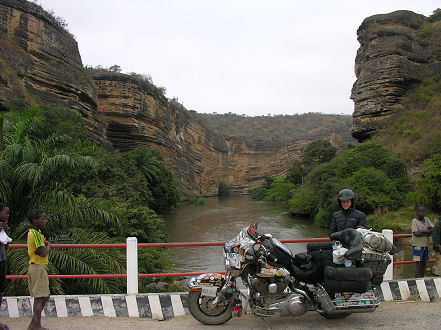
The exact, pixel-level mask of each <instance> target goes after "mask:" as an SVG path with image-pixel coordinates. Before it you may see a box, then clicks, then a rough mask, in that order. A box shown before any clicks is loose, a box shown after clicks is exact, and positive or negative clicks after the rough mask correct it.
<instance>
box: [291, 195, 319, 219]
mask: <svg viewBox="0 0 441 330" xmlns="http://www.w3.org/2000/svg"><path fill="white" fill-rule="evenodd" d="M316 205H317V201H316V198H315V195H314V193H313V192H312V191H311V190H309V189H301V188H297V189H295V190H294V191H293V197H292V198H291V199H290V200H289V201H288V206H289V207H290V212H291V213H292V214H295V215H303V216H313V215H314V214H315V213H316V212H317V206H316Z"/></svg>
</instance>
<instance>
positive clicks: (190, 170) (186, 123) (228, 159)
mask: <svg viewBox="0 0 441 330" xmlns="http://www.w3.org/2000/svg"><path fill="white" fill-rule="evenodd" d="M90 75H91V77H92V79H93V80H94V81H95V83H96V85H97V90H98V113H99V114H100V115H101V118H102V119H103V121H104V122H106V124H107V131H106V132H107V138H108V139H109V141H110V142H111V143H112V145H113V146H114V147H115V148H116V149H118V150H128V149H132V148H135V147H151V148H154V149H156V150H158V151H159V152H160V153H161V155H162V156H163V157H164V159H165V160H166V164H167V167H168V168H169V169H170V170H171V171H172V172H173V173H175V177H176V179H177V180H178V184H179V185H181V188H183V189H184V190H187V193H188V194H190V195H191V194H197V195H199V196H201V195H202V196H207V195H215V194H217V188H218V184H219V182H225V183H227V184H229V185H230V186H231V188H232V191H233V192H234V193H246V192H248V190H249V189H252V188H256V187H258V186H259V185H260V184H261V183H262V182H264V178H265V177H266V176H270V177H276V176H280V175H282V174H284V173H285V172H286V170H287V169H288V168H289V167H290V166H291V165H292V163H293V162H294V161H295V160H299V158H300V156H301V152H302V149H303V148H304V147H305V146H306V145H307V143H309V142H310V141H297V142H296V143H293V144H290V145H284V144H282V143H279V144H277V143H276V144H269V143H268V144H256V143H254V144H250V143H249V142H248V141H246V140H245V139H243V138H238V137H231V136H220V135H216V134H214V133H213V132H211V131H209V130H208V129H206V128H205V127H204V126H203V125H202V124H201V123H200V122H198V121H197V120H196V119H195V118H194V117H193V116H191V115H190V113H188V112H187V111H186V110H185V109H184V108H183V106H182V105H180V104H179V103H177V102H174V101H170V100H168V99H167V98H165V97H164V96H163V95H162V93H161V92H160V91H159V90H158V89H157V88H156V87H155V86H153V85H151V84H150V83H148V82H147V81H139V79H136V78H135V77H132V76H129V75H125V74H121V73H110V72H100V71H91V72H90Z"/></svg>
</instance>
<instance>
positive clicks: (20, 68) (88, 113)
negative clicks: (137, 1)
mask: <svg viewBox="0 0 441 330" xmlns="http://www.w3.org/2000/svg"><path fill="white" fill-rule="evenodd" d="M0 52H1V54H2V57H1V58H0V67H1V69H2V70H1V72H0V103H4V102H8V101H12V100H14V99H17V98H19V99H26V100H27V101H28V102H29V103H34V102H37V101H39V100H42V101H45V102H51V103H63V104H64V105H66V106H68V107H70V108H73V109H75V110H77V111H78V112H79V113H81V115H82V116H83V117H84V119H85V121H86V124H87V126H88V129H89V131H90V133H91V136H92V137H93V138H94V139H95V140H96V141H97V142H105V136H104V133H105V131H104V125H103V124H102V123H101V122H100V121H99V120H98V118H97V117H96V110H97V95H96V87H95V85H94V83H93V82H92V81H91V80H90V79H89V78H88V76H87V75H86V74H85V71H84V69H83V64H82V62H81V57H80V53H79V51H78V45H77V42H76V41H75V39H74V38H73V36H72V35H71V34H69V33H68V32H67V31H65V30H64V29H63V28H62V27H61V26H60V24H59V23H58V22H57V21H56V20H55V19H54V18H53V17H52V16H51V15H49V14H48V13H47V12H45V11H44V10H43V9H42V8H41V7H40V6H37V5H35V4H34V3H31V2H27V1H23V0H2V1H1V2H0Z"/></svg>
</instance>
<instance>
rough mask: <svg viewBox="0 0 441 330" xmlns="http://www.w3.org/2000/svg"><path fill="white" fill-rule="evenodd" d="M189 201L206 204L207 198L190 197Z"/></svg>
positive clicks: (195, 203) (194, 203)
mask: <svg viewBox="0 0 441 330" xmlns="http://www.w3.org/2000/svg"><path fill="white" fill-rule="evenodd" d="M189 202H190V204H193V205H205V203H206V202H207V200H206V199H205V198H202V197H200V198H197V197H195V198H190V200H189Z"/></svg>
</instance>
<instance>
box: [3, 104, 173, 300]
mask: <svg viewBox="0 0 441 330" xmlns="http://www.w3.org/2000/svg"><path fill="white" fill-rule="evenodd" d="M8 108H9V112H8V113H4V114H2V115H1V117H0V119H1V120H0V123H1V124H2V125H1V129H0V132H1V134H0V141H3V142H2V148H1V150H0V200H2V201H4V202H6V203H7V204H8V205H9V206H10V209H11V214H10V218H9V226H10V231H11V236H12V237H14V243H25V241H26V234H27V229H28V228H29V226H30V224H29V222H28V221H27V219H26V215H27V213H28V211H29V210H30V209H32V208H41V209H43V210H44V211H45V212H46V214H47V216H48V225H47V228H46V231H45V236H46V238H47V239H48V240H49V241H50V242H51V243H53V244H57V243H70V244H77V243H121V242H125V239H126V237H128V236H136V237H137V238H138V241H139V242H164V241H166V231H165V224H164V221H163V219H162V218H161V217H160V216H159V213H161V212H163V211H166V210H169V209H171V208H174V207H176V205H177V203H178V195H177V191H176V184H175V181H174V179H173V177H172V175H171V173H170V172H169V171H168V170H167V169H166V168H165V166H164V165H163V159H162V157H161V155H160V154H159V153H157V152H156V151H154V150H151V149H135V150H132V151H130V152H126V153H109V152H108V151H106V150H104V149H102V148H99V147H98V146H96V145H95V144H93V143H91V142H89V141H87V140H86V139H85V137H86V136H87V133H86V129H85V128H84V125H83V123H82V120H81V117H80V116H79V115H78V114H76V113H74V112H72V111H70V110H69V109H66V108H60V107H57V106H48V105H45V106H43V105H42V106H27V105H26V104H24V103H23V102H14V103H11V104H9V105H8ZM61 118H62V119H61ZM146 250H147V251H141V252H140V255H139V260H140V262H139V264H140V267H139V271H140V272H141V273H142V272H153V273H159V272H163V271H164V270H166V269H167V267H168V266H169V265H170V263H169V261H168V257H167V255H166V254H165V253H164V252H163V251H162V250H160V249H157V250H155V249H146ZM7 253H8V268H9V269H10V271H11V272H12V273H14V274H18V275H23V274H26V272H27V260H28V258H27V251H26V250H24V249H10V250H8V251H7ZM125 262H126V261H125V254H124V251H123V250H120V249H52V250H51V254H50V260H49V264H50V273H51V274H116V273H125V266H126V265H125ZM151 281H152V280H151V279H142V280H141V281H140V291H141V292H142V291H145V290H146V287H145V286H146V285H147V284H148V283H150V282H151ZM124 291H125V280H122V279H90V280H87V281H85V280H74V279H73V280H63V281H61V280H54V281H51V292H52V293H54V294H69V293H75V294H82V293H84V294H86V293H118V292H124ZM26 293H27V286H26V281H23V280H14V281H12V285H11V287H10V290H9V292H8V294H11V295H23V294H26Z"/></svg>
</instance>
